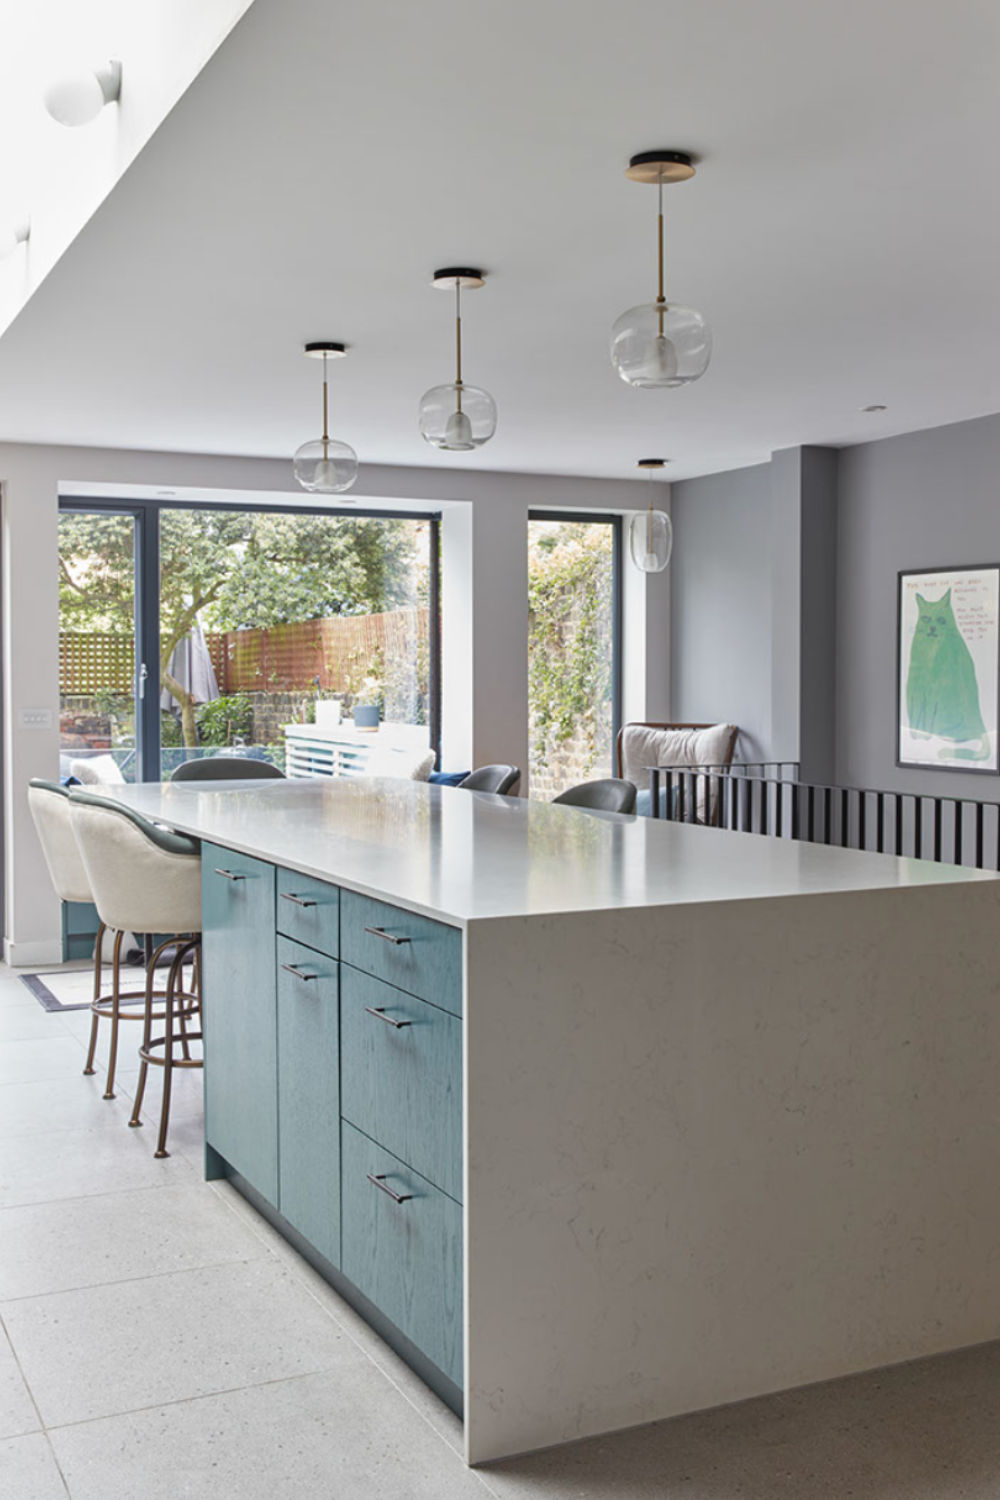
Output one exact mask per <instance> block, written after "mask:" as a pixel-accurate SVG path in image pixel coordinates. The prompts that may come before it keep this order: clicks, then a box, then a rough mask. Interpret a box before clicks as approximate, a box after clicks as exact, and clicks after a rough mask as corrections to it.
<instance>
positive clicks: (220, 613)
mask: <svg viewBox="0 0 1000 1500" xmlns="http://www.w3.org/2000/svg"><path fill="white" fill-rule="evenodd" d="M59 527H60V529H59V603H60V620H61V626H62V629H63V630H73V631H85V632H98V633H106V634H110V635H124V636H128V637H131V636H132V635H133V632H134V628H135V579H134V547H133V522H132V520H131V518H130V517H126V516H116V515H110V514H106V513H105V514H89V515H84V514H81V515H77V514H71V513H66V514H64V515H63V516H61V517H60V523H59ZM416 561H417V559H416V540H415V534H414V528H413V525H412V523H411V522H407V521H401V520H386V521H381V520H378V519H374V518H366V517H360V516H359V517H357V518H353V517H349V518H341V517H338V518H336V519H335V518H333V517H329V516H321V515H294V514H293V515H283V514H281V513H280V512H261V513H254V512H246V511H217V510H207V509H206V510H195V509H191V510H163V511H161V513H160V685H161V687H162V688H165V689H166V690H167V691H168V692H169V693H170V695H171V697H172V698H173V699H174V700H175V702H176V703H177V704H178V706H179V708H180V712H181V724H182V730H183V739H184V743H185V744H186V745H197V743H198V732H197V727H196V723H195V712H194V710H195V705H194V699H193V698H192V696H191V694H190V693H189V692H187V691H186V690H185V688H184V686H183V685H182V684H181V683H180V682H178V681H177V680H176V679H175V678H174V677H173V676H171V674H170V672H169V664H170V659H171V656H172V655H173V652H174V649H175V647H176V646H177V645H178V643H179V642H180V641H182V640H183V639H184V637H185V636H186V635H188V634H189V632H190V631H191V628H192V626H193V625H194V624H195V622H196V621H199V620H200V622H201V623H202V624H203V625H204V626H207V627H208V628H210V629H215V630H238V629H244V628H252V627H262V628H266V627H269V626H274V625H279V624H289V623H295V622H297V621H301V620H313V619H317V618H318V617H321V616H329V615H360V614H369V613H377V612H380V611H383V610H392V609H398V608H401V607H403V606H404V605H407V604H415V603H418V602H425V600H420V599H419V597H415V594H416V595H417V596H419V593H420V592H422V591H424V590H425V584H424V583H423V582H422V581H419V582H418V583H417V584H416V585H415V583H414V578H415V577H417V578H418V580H419V579H420V578H421V575H420V573H419V569H418V568H417V567H416Z"/></svg>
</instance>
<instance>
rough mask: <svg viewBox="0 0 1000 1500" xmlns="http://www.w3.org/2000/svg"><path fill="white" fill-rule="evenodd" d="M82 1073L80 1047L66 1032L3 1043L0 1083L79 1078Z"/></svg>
mask: <svg viewBox="0 0 1000 1500" xmlns="http://www.w3.org/2000/svg"><path fill="white" fill-rule="evenodd" d="M10 1013H11V1012H10V1011H8V1014H10ZM79 1077H80V1049H79V1047H78V1046H77V1044H76V1042H74V1040H73V1038H72V1037H69V1036H66V1035H64V1034H63V1033H62V1032H55V1033H53V1035H52V1036H47V1037H41V1038H35V1039H33V1040H26V1041H5V1042H4V1044H3V1046H2V1047H0V1084H6V1083H37V1082H41V1081H45V1080H47V1079H73V1081H74V1082H75V1081H76V1079H77V1078H79Z"/></svg>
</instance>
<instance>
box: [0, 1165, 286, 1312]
mask: <svg viewBox="0 0 1000 1500" xmlns="http://www.w3.org/2000/svg"><path fill="white" fill-rule="evenodd" d="M157 1165H160V1163H157ZM165 1223H169V1225H170V1233H169V1234H164V1232H163V1230H164V1224H165ZM268 1254H269V1251H268V1250H267V1248H266V1247H265V1245H264V1244H263V1243H262V1241H261V1240H260V1239H259V1237H258V1236H256V1235H255V1234H253V1232H252V1231H251V1230H250V1228H249V1227H248V1226H246V1225H245V1224H243V1223H242V1222H241V1221H240V1220H239V1219H237V1218H236V1217H235V1216H234V1215H233V1214H232V1213H230V1212H229V1210H228V1209H227V1208H226V1207H225V1205H224V1204H222V1203H220V1201H219V1199H218V1197H217V1196H216V1194H215V1193H213V1192H212V1191H211V1189H210V1188H209V1187H207V1185H205V1184H204V1183H198V1182H191V1183H190V1184H178V1185H177V1186H175V1187H165V1188H142V1189H139V1190H137V1191H134V1192H130V1193H107V1194H103V1195H101V1196H100V1197H89V1198H76V1199H73V1200H65V1201H63V1202H58V1203H40V1204H31V1205H28V1206H26V1207H22V1208H6V1209H3V1210H0V1302H6V1301H9V1300H10V1299H13V1298H20V1297H37V1296H41V1295H43V1294H44V1293H46V1292H61V1291H68V1290H70V1289H72V1288H75V1287H88V1286H99V1285H102V1284H106V1283H110V1282H116V1281H124V1280H130V1279H131V1278H133V1277H137V1276H138V1277H143V1276H157V1275H162V1274H164V1273H166V1272H172V1271H185V1270H193V1269H196V1268H198V1267H203V1266H213V1265H220V1264H223V1263H225V1262H229V1261H247V1260H259V1259H261V1258H262V1257H264V1256H266V1255H268Z"/></svg>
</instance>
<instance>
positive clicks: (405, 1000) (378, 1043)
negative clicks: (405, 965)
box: [340, 965, 462, 1201]
mask: <svg viewBox="0 0 1000 1500" xmlns="http://www.w3.org/2000/svg"><path fill="white" fill-rule="evenodd" d="M340 1043H341V1110H342V1113H343V1115H344V1118H345V1119H347V1120H350V1122H351V1124H352V1125H356V1126H357V1127H358V1129H359V1130H363V1131H364V1132H365V1134H366V1135H369V1136H371V1137H372V1138H373V1139H374V1140H376V1141H378V1142H380V1144H381V1145H383V1146H385V1147H386V1149H387V1150H389V1151H391V1152H392V1153H393V1154H394V1155H395V1156H398V1157H399V1158H400V1160H401V1161H405V1162H406V1163H407V1165H408V1166H411V1167H413V1168H414V1169H415V1170H416V1171H417V1172H420V1173H421V1174H422V1175H423V1176H424V1177H427V1178H428V1179H429V1180H430V1181H431V1182H433V1183H434V1184H435V1185H436V1186H437V1187H439V1188H443V1189H444V1191H445V1192H446V1193H450V1194H451V1196H452V1197H453V1198H457V1199H459V1201H461V1198H462V1022H461V1021H460V1020H458V1018H457V1017H456V1016H453V1015H450V1014H449V1013H448V1011H446V1010H439V1009H438V1008H437V1006H434V1005H428V1004H427V1002H426V1001H425V1000H418V999H417V998H416V997H415V996H414V995H408V994H406V993H405V991H403V990H398V989H395V988H394V987H393V986H392V985H388V984H385V983H384V982H383V981H382V980H380V979H373V978H372V977H371V976H370V975H368V974H362V973H360V972H359V971H358V970H356V969H352V968H349V967H348V966H347V965H345V966H344V969H343V973H342V976H341V1012H340Z"/></svg>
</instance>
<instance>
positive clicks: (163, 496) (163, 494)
mask: <svg viewBox="0 0 1000 1500" xmlns="http://www.w3.org/2000/svg"><path fill="white" fill-rule="evenodd" d="M176 494H177V491H176V490H157V492H156V498H157V500H172V499H173V498H174V496H175V495H176Z"/></svg>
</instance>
